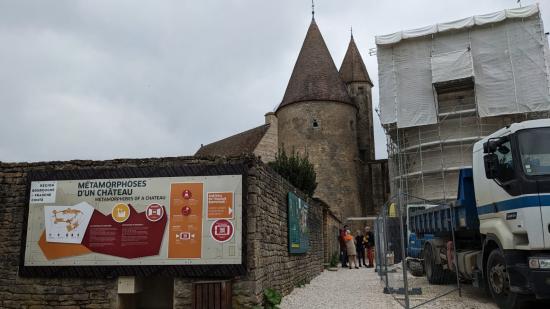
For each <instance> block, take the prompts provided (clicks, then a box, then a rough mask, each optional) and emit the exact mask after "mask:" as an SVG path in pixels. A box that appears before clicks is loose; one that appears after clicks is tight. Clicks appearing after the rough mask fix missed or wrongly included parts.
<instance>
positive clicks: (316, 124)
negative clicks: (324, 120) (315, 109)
mask: <svg viewBox="0 0 550 309" xmlns="http://www.w3.org/2000/svg"><path fill="white" fill-rule="evenodd" d="M312 126H313V127H314V128H318V127H319V122H317V119H313V123H312Z"/></svg>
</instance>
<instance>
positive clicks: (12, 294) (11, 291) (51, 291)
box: [0, 157, 323, 309]
mask: <svg viewBox="0 0 550 309" xmlns="http://www.w3.org/2000/svg"><path fill="white" fill-rule="evenodd" d="M232 160H233V161H232ZM235 161H239V162H243V159H242V158H233V159H231V158H230V159H224V160H221V159H214V160H212V159H209V160H206V159H198V158H194V157H177V158H158V159H121V160H107V161H68V162H39V163H2V162H0V308H66V309H69V308H117V307H118V306H119V304H118V296H117V278H104V279H90V278H85V279H84V278H23V277H20V276H19V275H18V266H19V263H20V253H21V251H20V249H21V237H22V231H23V221H24V216H25V214H24V211H25V207H26V203H27V201H26V196H25V195H26V189H27V183H26V176H27V173H28V172H29V171H46V170H69V169H71V170H72V169H105V168H109V169H111V168H119V167H170V166H174V165H181V164H185V165H197V166H199V165H204V164H222V163H236V162H235ZM245 161H247V162H248V166H250V169H249V175H248V179H247V180H246V185H247V186H248V188H247V189H248V196H247V200H248V205H244V207H246V208H247V213H248V220H247V221H245V226H246V228H245V229H244V230H243V232H245V233H246V235H245V237H246V238H245V239H248V241H247V242H246V243H245V244H244V246H246V251H245V252H246V254H247V257H246V260H247V264H246V266H247V274H246V275H245V276H243V277H241V278H234V283H233V303H234V308H246V307H251V306H253V305H255V304H258V303H261V302H262V299H263V296H262V293H263V291H264V290H265V289H266V288H269V287H271V288H274V289H277V290H279V291H281V292H282V293H283V294H288V293H289V292H290V291H291V290H292V289H293V288H294V287H295V286H296V285H299V284H302V283H304V282H308V281H309V280H311V279H312V278H313V277H315V276H316V275H318V274H319V273H320V272H321V270H322V263H323V239H322V235H323V230H322V217H323V210H322V207H321V206H320V205H318V204H317V203H316V202H315V201H313V200H310V199H307V198H306V197H305V196H304V195H303V194H301V193H300V192H296V193H297V194H298V195H299V196H300V197H302V198H304V199H305V200H306V201H307V202H308V203H309V205H310V212H309V217H308V225H309V227H310V235H311V236H310V251H309V253H307V254H302V255H290V254H289V253H288V233H287V227H288V224H287V222H288V217H287V194H288V192H289V191H295V188H294V187H292V186H291V185H290V184H289V183H288V182H287V181H286V180H284V179H283V178H282V177H280V176H279V175H278V174H277V173H275V172H274V171H272V170H271V169H270V168H268V167H267V166H265V165H264V164H263V163H262V162H260V161H259V160H257V159H250V158H247V159H245ZM220 279H230V278H220ZM197 280H200V278H194V279H191V278H174V307H175V308H190V307H191V292H192V282H194V281H197ZM209 280H211V279H209Z"/></svg>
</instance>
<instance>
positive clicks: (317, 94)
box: [277, 19, 352, 110]
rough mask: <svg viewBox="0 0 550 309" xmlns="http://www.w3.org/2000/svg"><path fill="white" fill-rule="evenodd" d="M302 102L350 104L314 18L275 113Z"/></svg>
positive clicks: (344, 86)
mask: <svg viewBox="0 0 550 309" xmlns="http://www.w3.org/2000/svg"><path fill="white" fill-rule="evenodd" d="M302 101H337V102H342V103H349V104H352V103H351V99H350V97H349V95H348V92H347V90H346V85H345V84H344V82H343V81H342V79H341V78H340V75H339V73H338V70H337V68H336V65H335V64H334V61H333V60H332V57H331V56H330V52H329V51H328V48H327V45H326V44H325V41H324V40H323V36H322V35H321V32H320V31H319V27H317V24H316V23H315V20H314V19H312V20H311V25H309V29H308V30H307V34H306V38H305V39H304V43H303V45H302V49H301V50H300V54H299V55H298V60H296V64H295V65H294V70H293V71H292V75H291V76H290V81H289V82H288V86H287V87H286V91H285V95H284V97H283V101H282V102H281V104H280V105H279V107H277V110H278V109H280V108H281V107H283V106H285V105H289V104H292V103H296V102H302Z"/></svg>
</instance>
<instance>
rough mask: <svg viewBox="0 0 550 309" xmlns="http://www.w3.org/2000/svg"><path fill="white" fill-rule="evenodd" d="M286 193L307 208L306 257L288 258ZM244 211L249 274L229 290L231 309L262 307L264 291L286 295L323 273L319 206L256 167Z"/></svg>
mask: <svg viewBox="0 0 550 309" xmlns="http://www.w3.org/2000/svg"><path fill="white" fill-rule="evenodd" d="M289 191H292V192H295V193H296V194H297V195H298V196H299V197H300V198H302V199H304V200H305V201H306V202H307V203H308V205H309V206H310V208H309V213H308V223H307V224H308V228H309V232H310V236H309V237H310V238H309V239H310V249H309V252H308V253H306V254H297V255H291V254H289V252H288V216H287V214H288V211H287V208H288V206H287V205H288V202H287V198H288V192H289ZM247 207H248V210H247V216H248V219H247V221H248V222H247V236H248V243H247V251H248V258H249V259H248V265H247V268H248V274H247V275H246V276H245V277H243V278H240V280H236V281H235V283H234V284H233V295H234V299H233V304H234V307H235V308H241V307H250V306H253V305H255V304H259V303H261V302H262V299H263V295H262V293H263V291H264V290H265V289H267V288H273V289H275V290H278V291H280V292H281V293H282V294H283V295H286V294H288V293H290V292H291V291H292V290H293V289H294V287H296V286H298V285H301V284H304V283H307V282H309V281H310V280H311V279H313V278H314V277H315V276H317V275H319V274H320V273H321V271H322V269H323V252H324V250H323V207H322V206H321V205H320V204H319V203H318V202H316V201H314V200H311V199H309V198H307V197H306V196H305V195H304V194H303V193H301V192H299V191H296V189H295V188H294V187H293V186H292V185H291V184H290V183H289V182H288V181H286V180H285V179H283V178H282V177H281V176H279V174H277V173H276V172H274V171H273V170H271V169H270V168H269V167H267V166H265V165H264V164H257V165H255V166H254V167H253V168H251V169H250V171H249V175H248V206H247ZM252 291H253V292H252Z"/></svg>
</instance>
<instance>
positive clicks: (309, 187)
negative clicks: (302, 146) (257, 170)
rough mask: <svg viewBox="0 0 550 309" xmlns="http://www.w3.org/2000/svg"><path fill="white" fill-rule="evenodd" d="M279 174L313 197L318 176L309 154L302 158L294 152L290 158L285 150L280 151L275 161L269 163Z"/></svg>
mask: <svg viewBox="0 0 550 309" xmlns="http://www.w3.org/2000/svg"><path fill="white" fill-rule="evenodd" d="M268 164H269V166H271V168H273V169H274V170H275V171H276V172H277V173H279V174H280V175H281V176H283V177H284V178H285V179H286V180H288V181H289V182H290V183H291V184H292V185H293V186H295V187H296V188H298V189H300V190H301V191H303V192H305V193H307V194H308V195H309V196H313V193H314V192H315V188H317V174H316V173H315V170H314V169H313V164H311V162H309V159H308V156H307V154H306V155H305V156H300V155H299V154H298V153H296V152H295V151H294V150H292V153H291V155H290V156H288V155H287V154H286V152H285V150H284V148H283V149H280V150H279V152H278V153H277V156H276V157H275V161H273V162H269V163H268Z"/></svg>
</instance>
